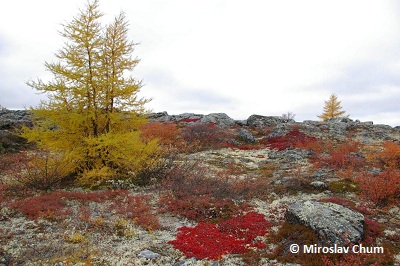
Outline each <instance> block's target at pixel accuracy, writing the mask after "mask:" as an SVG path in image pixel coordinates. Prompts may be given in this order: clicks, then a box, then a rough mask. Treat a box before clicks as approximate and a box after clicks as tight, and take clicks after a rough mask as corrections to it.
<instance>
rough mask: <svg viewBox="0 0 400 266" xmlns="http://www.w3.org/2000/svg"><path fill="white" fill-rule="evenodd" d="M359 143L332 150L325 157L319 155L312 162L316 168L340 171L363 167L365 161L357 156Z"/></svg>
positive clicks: (347, 144)
mask: <svg viewBox="0 0 400 266" xmlns="http://www.w3.org/2000/svg"><path fill="white" fill-rule="evenodd" d="M359 147H360V143H358V142H350V143H345V144H342V145H339V146H338V147H336V148H333V150H331V151H330V152H329V154H328V155H327V156H325V155H322V156H321V155H319V157H317V158H316V161H315V162H314V164H315V166H316V167H328V168H334V169H338V170H341V171H342V173H345V172H343V171H345V169H355V168H360V167H362V166H364V163H365V160H364V158H363V157H362V156H360V155H359V154H358V150H359Z"/></svg>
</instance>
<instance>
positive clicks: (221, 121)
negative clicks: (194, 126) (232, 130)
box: [200, 113, 235, 127]
mask: <svg viewBox="0 0 400 266" xmlns="http://www.w3.org/2000/svg"><path fill="white" fill-rule="evenodd" d="M200 122H201V123H215V124H217V125H220V126H222V127H226V126H231V125H234V124H235V120H233V119H232V118H230V117H229V116H228V115H227V114H225V113H213V114H208V115H205V116H204V117H203V118H201V119H200Z"/></svg>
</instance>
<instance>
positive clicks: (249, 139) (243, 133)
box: [239, 128, 256, 143]
mask: <svg viewBox="0 0 400 266" xmlns="http://www.w3.org/2000/svg"><path fill="white" fill-rule="evenodd" d="M239 138H241V139H242V140H243V141H244V142H246V143H255V142H256V138H255V137H254V136H253V135H252V134H251V133H250V132H249V131H248V130H246V129H244V128H241V129H240V131H239Z"/></svg>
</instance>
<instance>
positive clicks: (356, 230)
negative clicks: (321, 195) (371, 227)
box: [285, 201, 364, 245]
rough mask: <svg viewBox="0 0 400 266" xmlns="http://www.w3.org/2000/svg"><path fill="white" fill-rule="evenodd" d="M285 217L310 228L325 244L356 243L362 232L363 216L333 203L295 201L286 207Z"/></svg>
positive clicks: (291, 221) (289, 220)
mask: <svg viewBox="0 0 400 266" xmlns="http://www.w3.org/2000/svg"><path fill="white" fill-rule="evenodd" d="M285 218H286V220H287V221H288V222H290V223H292V224H302V225H305V226H307V227H309V228H311V229H312V230H314V231H315V232H316V233H317V234H318V236H319V237H320V239H321V241H323V242H324V243H326V244H331V245H332V244H339V245H347V244H349V243H357V242H359V241H360V240H361V238H362V236H363V234H364V216H363V215H362V214H361V213H359V212H356V211H353V210H350V209H349V208H346V207H343V206H341V205H338V204H334V203H327V202H315V201H301V202H296V203H294V204H292V205H290V206H289V207H288V209H287V212H286V215H285Z"/></svg>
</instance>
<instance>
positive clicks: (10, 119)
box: [0, 109, 32, 130]
mask: <svg viewBox="0 0 400 266" xmlns="http://www.w3.org/2000/svg"><path fill="white" fill-rule="evenodd" d="M31 119H32V116H31V113H30V112H29V111H25V110H7V109H3V110H1V111H0V130H6V129H14V128H20V127H21V126H32V120H31Z"/></svg>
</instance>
